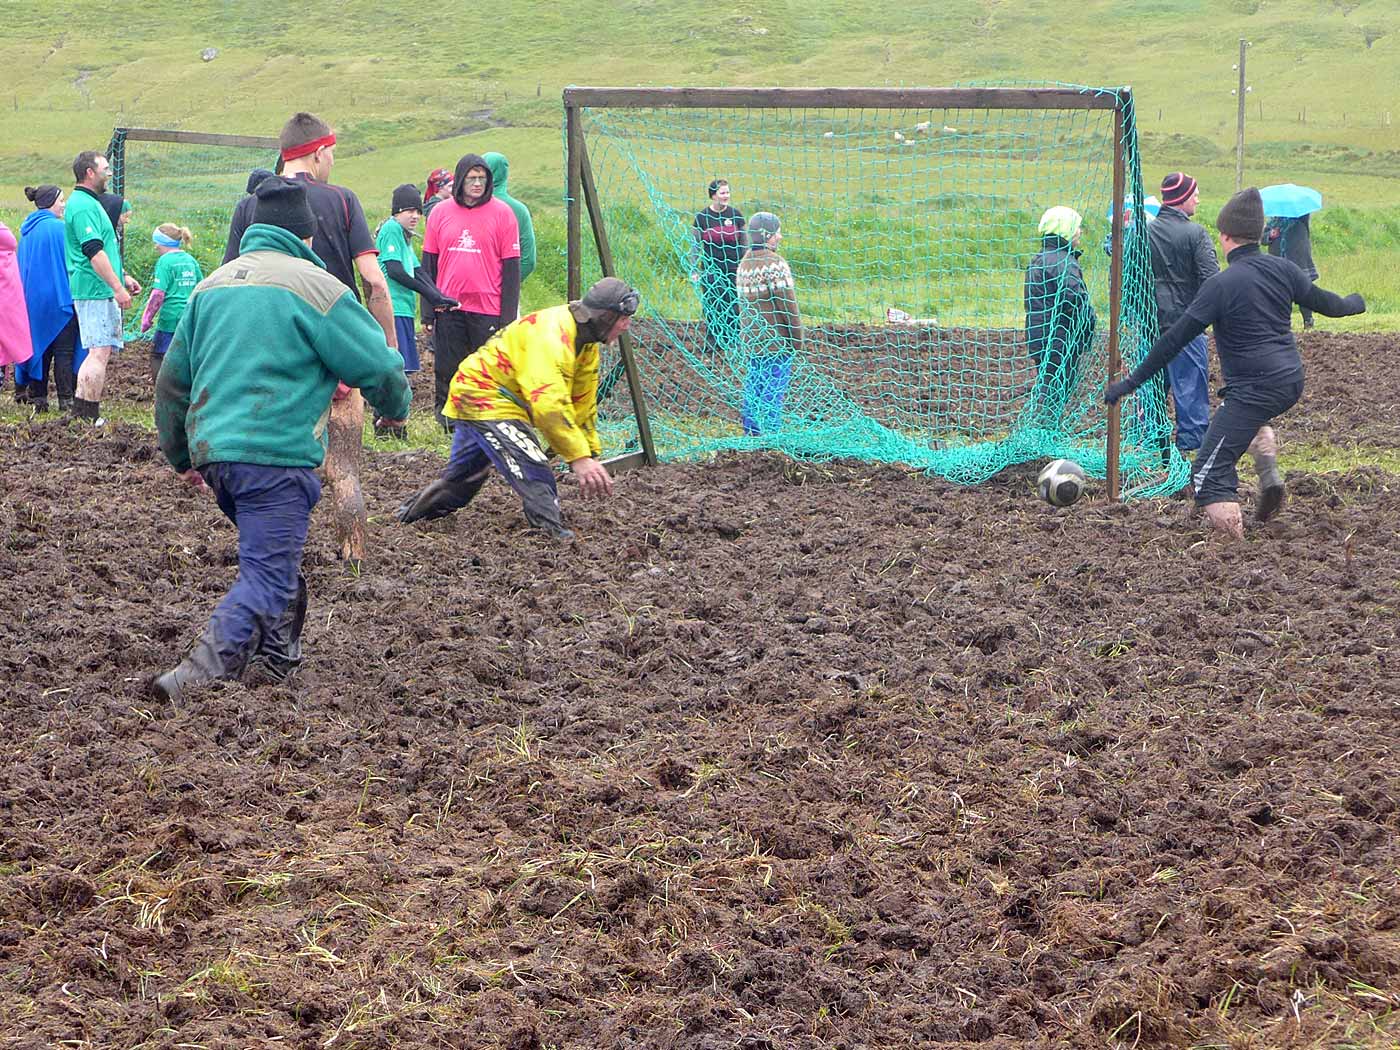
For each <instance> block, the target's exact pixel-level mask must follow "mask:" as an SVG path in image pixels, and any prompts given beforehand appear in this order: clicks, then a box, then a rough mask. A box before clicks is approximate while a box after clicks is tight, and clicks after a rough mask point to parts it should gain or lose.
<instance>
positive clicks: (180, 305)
mask: <svg viewBox="0 0 1400 1050" xmlns="http://www.w3.org/2000/svg"><path fill="white" fill-rule="evenodd" d="M193 240H194V237H193V235H192V234H191V233H190V231H189V229H188V228H187V227H184V226H177V225H175V223H173V222H165V223H161V224H160V225H159V226H157V227H156V228H155V229H154V230H153V231H151V243H152V244H154V245H155V248H156V251H157V252H159V253H160V258H158V259H157V260H156V272H155V276H154V277H152V278H151V295H150V298H149V299H147V300H146V309H145V310H144V311H143V312H142V314H141V331H142V332H148V331H150V329H151V326H152V325H154V326H155V329H156V333H155V335H154V336H152V337H151V382H153V383H154V382H155V381H156V377H157V376H158V375H160V366H161V362H162V361H164V360H165V352H166V351H167V350H168V349H170V339H171V337H172V336H173V335H174V334H175V326H176V325H178V324H179V323H180V318H181V317H183V316H184V314H185V304H186V303H188V302H189V301H190V295H191V293H192V292H194V287H195V285H197V284H198V283H199V282H200V281H202V280H204V271H203V270H201V269H200V267H199V260H197V259H196V258H195V257H194V256H193V255H191V254H190V253H189V250H188V249H189V246H190V243H191V242H192V241H193Z"/></svg>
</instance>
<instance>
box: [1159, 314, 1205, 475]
mask: <svg viewBox="0 0 1400 1050" xmlns="http://www.w3.org/2000/svg"><path fill="white" fill-rule="evenodd" d="M1167 380H1168V381H1169V382H1170V383H1171V388H1172V401H1174V402H1175V403H1176V447H1177V448H1179V449H1181V451H1182V452H1194V451H1195V450H1196V449H1198V448H1200V447H1201V440H1202V439H1203V438H1204V437H1205V435H1206V427H1208V426H1209V425H1210V381H1209V362H1208V361H1207V358H1206V337H1205V336H1203V335H1198V336H1196V338H1195V339H1192V340H1191V341H1190V342H1189V343H1187V344H1186V346H1185V347H1183V348H1182V351H1181V353H1179V354H1177V355H1176V357H1174V358H1172V359H1171V360H1170V361H1169V362H1167Z"/></svg>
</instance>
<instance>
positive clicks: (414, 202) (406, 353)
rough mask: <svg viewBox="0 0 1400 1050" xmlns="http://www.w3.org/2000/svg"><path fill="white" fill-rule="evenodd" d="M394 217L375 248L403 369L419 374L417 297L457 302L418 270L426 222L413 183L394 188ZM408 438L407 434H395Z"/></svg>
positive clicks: (451, 305)
mask: <svg viewBox="0 0 1400 1050" xmlns="http://www.w3.org/2000/svg"><path fill="white" fill-rule="evenodd" d="M390 211H391V215H390V217H389V218H388V219H386V220H384V224H383V225H382V226H380V227H379V231H378V232H377V233H376V234H375V237H374V247H375V249H376V250H377V251H378V252H379V268H380V269H381V270H382V271H384V278H385V280H386V281H388V283H389V300H390V302H391V303H392V304H393V307H394V331H395V333H396V334H397V336H398V340H399V353H400V354H402V355H403V370H404V371H405V372H417V371H418V370H419V369H420V367H421V366H420V364H419V361H418V342H417V336H416V334H415V318H416V317H417V305H418V304H417V297H418V296H420V295H421V296H422V297H423V298H424V300H426V302H427V304H428V306H429V307H431V308H432V309H433V310H435V311H436V310H453V309H456V307H457V300H455V299H451V298H449V297H448V296H446V295H443V294H442V292H440V291H439V290H438V288H437V286H436V285H435V284H433V282H432V281H430V280H428V278H427V275H426V274H424V273H423V271H422V270H420V269H419V263H418V253H417V252H415V251H414V250H413V244H412V239H413V232H414V231H415V230H417V229H418V224H419V223H420V222H422V221H423V197H422V195H421V194H420V193H419V192H418V187H417V186H416V185H414V184H413V183H411V182H406V183H404V184H403V185H402V186H398V187H396V188H395V189H394V196H393V202H392V204H391V206H390ZM374 429H375V433H377V434H378V433H384V428H383V427H382V426H381V425H380V423H379V421H378V420H376V421H375V424H374ZM395 436H398V437H407V436H408V435H407V434H406V433H404V434H398V435H395Z"/></svg>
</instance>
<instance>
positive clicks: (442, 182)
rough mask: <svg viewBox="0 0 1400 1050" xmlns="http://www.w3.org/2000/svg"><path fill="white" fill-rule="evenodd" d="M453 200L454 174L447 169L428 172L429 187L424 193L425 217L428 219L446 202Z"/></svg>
mask: <svg viewBox="0 0 1400 1050" xmlns="http://www.w3.org/2000/svg"><path fill="white" fill-rule="evenodd" d="M451 199H452V172H450V171H448V170H447V169H446V168H434V169H433V170H432V171H430V172H428V183H427V187H426V188H425V189H424V191H423V217H424V218H425V219H426V218H427V217H428V216H429V215H431V214H432V213H433V209H434V208H436V207H437V206H438V205H439V204H441V203H442V202H443V201H445V200H451Z"/></svg>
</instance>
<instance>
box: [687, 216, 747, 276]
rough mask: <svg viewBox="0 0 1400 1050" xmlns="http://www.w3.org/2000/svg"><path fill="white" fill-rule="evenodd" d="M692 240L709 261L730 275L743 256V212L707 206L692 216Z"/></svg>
mask: <svg viewBox="0 0 1400 1050" xmlns="http://www.w3.org/2000/svg"><path fill="white" fill-rule="evenodd" d="M695 240H696V242H697V243H698V244H699V245H700V250H701V251H702V252H704V253H705V257H706V258H707V259H709V261H710V264H711V265H713V266H715V267H717V268H718V269H720V270H723V271H724V272H725V273H727V274H729V275H730V276H731V277H733V276H734V272H735V271H736V270H738V269H739V260H740V259H742V258H743V257H744V252H745V250H746V249H747V247H748V246H747V245H746V244H745V243H744V213H743V212H741V211H739V210H738V209H737V208H730V207H726V208H724V209H723V210H722V211H715V210H714V209H713V208H706V209H705V210H704V211H702V212H700V213H699V214H698V215H696V216H695Z"/></svg>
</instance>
